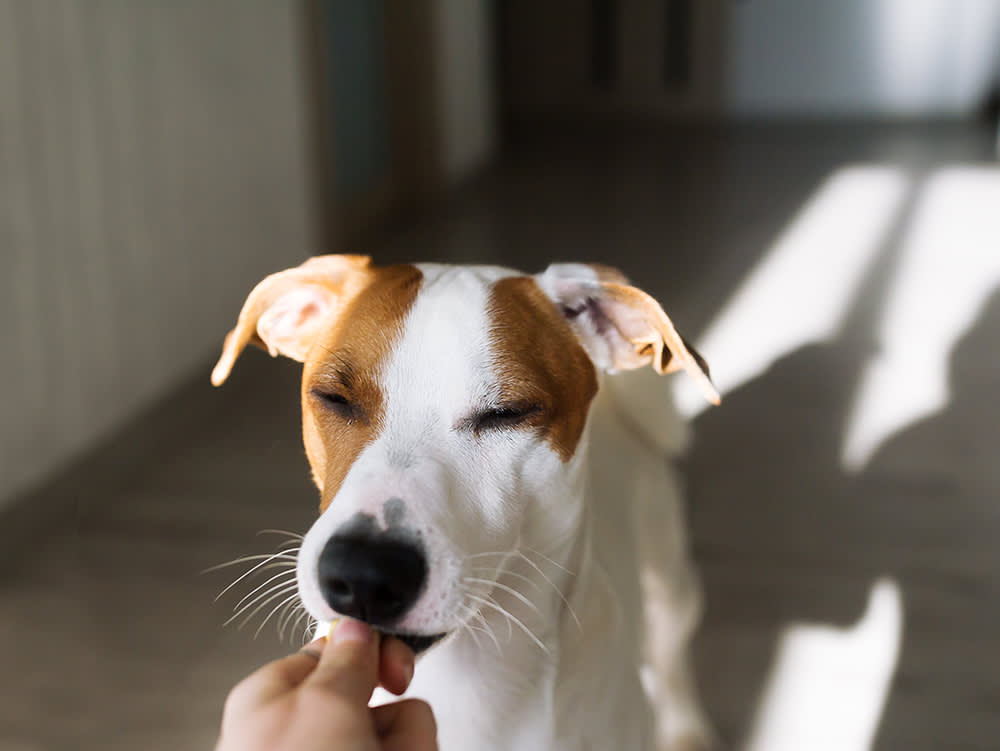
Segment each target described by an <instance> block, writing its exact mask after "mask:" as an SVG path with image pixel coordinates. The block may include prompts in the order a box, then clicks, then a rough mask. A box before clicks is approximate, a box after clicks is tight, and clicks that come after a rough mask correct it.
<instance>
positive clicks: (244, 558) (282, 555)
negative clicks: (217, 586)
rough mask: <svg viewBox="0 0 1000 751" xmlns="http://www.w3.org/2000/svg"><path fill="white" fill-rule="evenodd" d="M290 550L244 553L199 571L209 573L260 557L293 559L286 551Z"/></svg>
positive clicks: (266, 558) (289, 551)
mask: <svg viewBox="0 0 1000 751" xmlns="http://www.w3.org/2000/svg"><path fill="white" fill-rule="evenodd" d="M297 550H298V548H295V551H297ZM291 552H293V551H292V550H279V551H278V552H276V553H259V554H257V555H245V556H242V557H240V558H234V559H233V560H231V561H226V562H225V563H219V564H216V565H215V566H210V567H209V568H206V569H204V570H202V571H201V572H200V573H202V574H210V573H212V572H213V571H218V570H219V569H220V568H229V567H230V566H238V565H240V564H241V563H249V562H250V561H259V560H262V559H263V560H265V561H266V560H270V559H273V558H291V559H294V558H295V556H292V555H288V553H291ZM258 565H263V564H258ZM251 570H253V569H251Z"/></svg>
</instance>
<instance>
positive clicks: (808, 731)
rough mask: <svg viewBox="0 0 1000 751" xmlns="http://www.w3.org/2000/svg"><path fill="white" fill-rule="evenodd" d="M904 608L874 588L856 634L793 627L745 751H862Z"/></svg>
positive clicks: (892, 664)
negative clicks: (807, 750) (805, 750)
mask: <svg viewBox="0 0 1000 751" xmlns="http://www.w3.org/2000/svg"><path fill="white" fill-rule="evenodd" d="M902 633H903V601H902V595H901V594H900V591H899V587H898V586H897V584H896V583H895V582H894V581H892V580H891V579H882V580H879V581H877V582H876V583H875V584H874V585H873V587H872V589H871V593H870V594H869V598H868V605H867V608H866V610H865V612H864V614H863V615H862V616H861V618H860V620H859V621H858V622H857V624H855V625H854V626H851V627H849V628H845V629H841V628H834V627H831V626H826V625H820V624H794V625H791V626H789V627H788V628H787V629H785V631H784V633H783V634H782V635H781V637H780V639H779V642H778V650H777V656H776V658H775V661H774V664H773V666H772V668H771V674H770V676H769V677H768V680H767V683H766V685H765V688H764V692H763V694H762V695H761V699H760V703H759V705H758V707H757V713H756V717H755V719H754V723H753V726H752V730H751V732H750V736H749V739H748V742H747V744H746V751H803V749H809V751H866V749H869V748H870V747H871V744H872V740H873V738H874V735H875V731H876V730H877V729H878V723H879V718H880V716H881V714H882V709H883V707H884V705H885V701H886V698H887V696H888V691H889V685H890V682H891V680H892V675H893V673H894V672H895V668H896V663H897V661H898V659H899V651H900V643H901V641H902Z"/></svg>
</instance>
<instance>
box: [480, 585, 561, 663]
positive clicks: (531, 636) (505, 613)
mask: <svg viewBox="0 0 1000 751" xmlns="http://www.w3.org/2000/svg"><path fill="white" fill-rule="evenodd" d="M468 596H469V597H471V598H472V599H473V600H475V601H477V602H479V603H481V604H482V605H483V606H484V607H488V608H491V609H493V610H496V611H497V612H498V613H500V614H501V615H503V616H504V617H506V618H507V619H508V621H507V622H508V624H509V623H511V622H513V623H514V625H516V626H518V627H519V628H520V629H521V630H522V631H524V633H525V635H527V637H528V638H529V639H531V640H532V641H533V642H534V643H535V644H536V645H538V648H539V649H541V650H542V651H543V652H544V653H545V654H546V655H547V656H549V657H551V656H552V653H551V652H550V651H549V648H548V647H547V646H545V643H544V642H543V641H542V640H541V639H539V638H538V637H537V636H535V634H534V633H533V632H532V631H531V629H530V628H528V627H527V626H525V625H524V622H523V621H522V620H521V619H520V618H518V617H517V616H516V615H514V614H512V613H511V612H510V611H508V610H506V609H505V608H503V607H501V606H500V605H499V604H497V603H495V602H493V601H492V600H489V599H486V598H482V597H479V596H478V595H472V594H470V595H468Z"/></svg>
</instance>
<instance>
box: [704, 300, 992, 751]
mask: <svg viewBox="0 0 1000 751" xmlns="http://www.w3.org/2000/svg"><path fill="white" fill-rule="evenodd" d="M998 337H1000V294H997V293H994V295H993V296H992V298H991V299H990V300H989V302H988V304H987V305H986V306H985V307H984V309H983V312H982V315H981V316H980V318H979V320H978V321H977V322H976V324H975V325H974V326H973V328H972V329H970V330H969V331H968V332H967V333H966V334H965V336H964V337H963V338H962V339H961V340H960V341H959V343H958V345H957V347H956V348H955V350H954V351H953V353H952V357H951V360H950V386H951V394H952V396H951V401H950V403H949V404H948V405H947V406H946V407H945V408H944V410H942V411H941V412H938V413H936V414H934V415H932V416H930V417H929V418H926V419H923V420H921V421H918V422H916V423H915V424H912V425H910V426H909V427H907V428H905V429H904V430H902V431H901V432H899V433H897V434H896V435H895V436H893V437H891V438H889V439H888V440H887V441H886V442H885V443H884V444H883V445H882V446H881V447H880V448H879V450H878V451H877V453H876V454H875V455H874V456H873V457H872V459H871V461H870V462H869V463H868V465H867V466H866V468H865V469H864V470H863V471H862V472H860V473H859V474H857V475H854V476H851V475H849V474H847V473H846V472H845V471H844V470H843V469H842V468H841V465H840V455H841V450H842V447H841V444H842V440H843V433H844V422H845V417H846V415H847V413H848V409H849V407H850V406H851V400H852V398H853V396H854V391H855V388H856V384H857V379H858V374H859V370H860V366H861V365H862V364H863V362H861V358H860V357H859V354H858V351H859V349H863V348H859V347H857V346H856V345H857V343H856V342H855V343H853V346H852V344H849V343H844V342H834V343H831V344H829V345H815V346H808V347H805V348H802V349H800V350H798V351H796V352H794V353H793V354H791V355H789V356H787V357H785V358H783V359H782V360H779V361H778V362H777V363H776V364H775V365H774V366H773V367H771V368H770V370H768V371H767V372H766V373H765V374H764V375H762V376H761V377H759V378H757V379H756V380H754V381H752V382H750V383H748V384H746V385H745V386H743V387H742V388H740V389H738V390H736V391H734V392H732V393H730V394H729V395H727V396H726V398H725V401H724V406H723V408H722V409H718V410H710V411H708V412H706V413H704V414H703V415H702V416H701V417H700V418H699V419H698V420H697V421H696V423H695V436H696V438H695V442H694V445H693V448H692V452H691V455H690V457H689V460H688V461H687V463H686V469H687V483H688V498H689V503H690V510H689V514H690V518H691V526H692V539H693V545H694V552H695V557H696V559H697V562H698V564H699V566H700V568H701V572H702V578H703V584H704V587H705V591H706V601H707V611H706V615H705V619H704V624H703V627H702V630H701V632H700V634H699V636H698V637H697V639H696V642H695V662H696V667H697V673H698V676H699V683H700V688H701V692H702V695H703V698H704V700H705V703H706V706H707V709H708V711H709V713H710V714H711V715H712V718H713V720H714V721H715V723H716V725H717V727H718V729H719V731H720V734H721V735H722V736H723V738H724V739H725V740H726V741H727V742H728V744H729V745H731V746H732V747H734V748H739V747H741V746H745V745H747V743H748V740H749V739H751V738H752V737H753V735H754V728H755V727H756V726H757V725H758V724H759V722H760V720H761V717H760V715H761V713H762V712H764V708H763V707H762V706H761V702H762V696H763V695H764V694H765V693H766V687H767V686H768V682H769V678H770V677H771V673H772V670H773V668H774V666H775V662H776V659H777V656H778V645H779V643H780V637H781V635H782V633H784V632H785V630H786V629H787V628H788V627H789V626H791V625H793V624H803V623H805V624H815V625H816V626H820V625H826V626H833V627H839V628H845V629H846V628H849V627H851V626H852V625H854V624H855V623H856V622H858V620H859V618H860V617H861V616H862V613H863V611H864V610H865V607H866V602H867V601H868V598H869V593H870V591H871V589H872V585H873V583H874V582H875V581H876V580H878V579H879V578H881V577H889V578H890V579H891V580H892V581H894V582H895V583H896V585H897V586H898V591H899V593H900V594H901V602H902V617H903V627H902V639H901V646H900V651H899V658H898V664H897V665H896V669H895V673H894V676H893V678H892V681H891V683H890V684H889V695H888V698H887V699H886V703H885V707H884V710H883V711H882V712H881V719H880V721H879V724H878V726H877V731H876V733H875V740H874V747H876V748H878V749H886V750H887V751H888V750H889V749H901V748H905V749H908V750H910V751H912V750H913V749H919V748H928V749H938V748H958V747H961V748H992V747H995V746H993V745H990V739H992V741H993V742H995V740H996V728H997V726H996V714H995V707H996V706H997V701H1000V649H996V638H997V635H998V634H1000V597H998V595H1000V544H998V543H997V541H998V540H1000V510H998V508H997V506H996V503H997V500H998V499H1000V462H998V461H997V454H996V451H995V448H994V445H995V444H994V445H991V444H993V442H992V441H991V440H989V437H990V436H991V435H994V434H996V431H997V429H996V425H997V424H1000V404H998V403H997V399H996V395H995V393H994V391H995V388H994V386H995V385H996V384H997V383H998V380H1000V359H998V358H997V357H996V356H995V348H994V344H995V342H996V341H998ZM845 633H846V632H845ZM844 657H845V659H849V657H848V656H847V655H845V656H844ZM807 662H808V661H807ZM785 667H787V666H785ZM825 680H826V678H825V677H824V675H823V674H815V675H805V676H801V677H800V681H799V683H798V686H799V690H801V691H803V692H807V693H808V692H815V694H816V695H817V696H820V695H822V696H827V695H828V696H830V701H831V702H837V701H844V702H847V701H850V700H852V699H856V698H857V697H851V696H846V697H845V696H839V695H838V694H837V687H836V686H834V687H831V686H829V685H823V683H824V681H825ZM831 688H832V690H831ZM878 693H881V692H875V694H878ZM807 698H808V697H807ZM870 709H871V710H872V712H873V715H874V716H876V717H878V716H879V708H878V707H871V708H870ZM839 712H840V708H839V707H837V706H832V705H831V706H830V713H829V717H830V719H831V721H836V720H835V718H837V717H838V715H839ZM788 719H789V720H790V721H791V722H792V723H793V724H794V722H795V721H796V719H801V718H788ZM779 720H780V718H779ZM772 721H773V718H772ZM750 745H754V746H755V747H761V748H762V747H763V746H761V745H760V743H759V739H758V742H757V743H756V744H753V743H751V744H750ZM782 747H785V746H782ZM843 751H855V750H854V749H851V748H844V749H843ZM857 751H861V749H858V750H857Z"/></svg>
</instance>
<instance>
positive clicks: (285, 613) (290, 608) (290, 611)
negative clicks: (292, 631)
mask: <svg viewBox="0 0 1000 751" xmlns="http://www.w3.org/2000/svg"><path fill="white" fill-rule="evenodd" d="M301 607H302V603H301V601H300V602H294V601H292V602H290V603H288V604H287V605H285V607H284V609H283V610H282V611H281V612H280V613H279V614H278V623H277V626H278V640H279V641H280V642H281V643H282V644H284V643H285V629H286V628H287V627H288V624H289V623H291V621H292V618H294V617H295V614H296V613H298V612H299V608H301Z"/></svg>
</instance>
